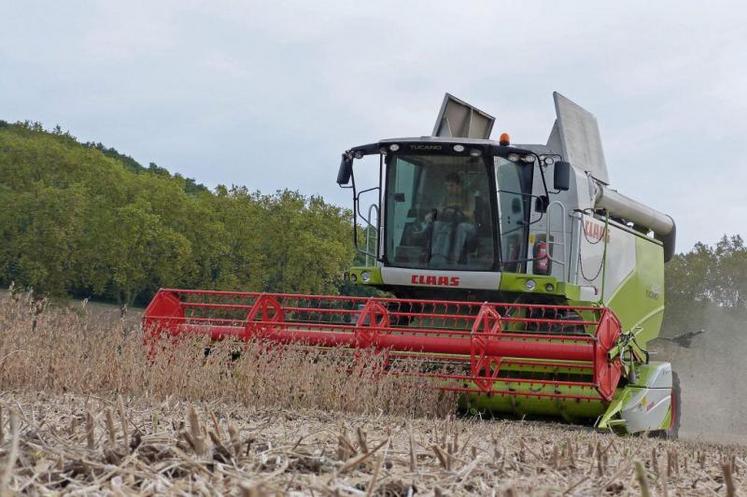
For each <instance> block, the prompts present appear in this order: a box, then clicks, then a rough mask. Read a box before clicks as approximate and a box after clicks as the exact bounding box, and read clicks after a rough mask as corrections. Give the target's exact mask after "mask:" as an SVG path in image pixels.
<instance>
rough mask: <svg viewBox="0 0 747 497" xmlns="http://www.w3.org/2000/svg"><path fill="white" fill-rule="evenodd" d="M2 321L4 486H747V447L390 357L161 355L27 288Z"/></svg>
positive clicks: (447, 491)
mask: <svg viewBox="0 0 747 497" xmlns="http://www.w3.org/2000/svg"><path fill="white" fill-rule="evenodd" d="M0 333H1V334H0V385H2V393H1V394H0V407H1V408H2V414H0V418H1V419H0V427H2V430H0V432H1V433H0V493H1V494H2V495H12V494H14V493H23V494H29V495H56V494H61V493H64V494H81V495H89V494H107V495H167V494H168V495H250V496H259V495H320V496H321V495H330V496H336V495H340V496H344V495H356V496H357V495H361V496H366V495H391V496H395V495H402V496H407V495H429V496H430V495H515V496H519V495H541V496H545V495H556V496H560V495H620V496H623V495H646V494H645V493H644V492H646V491H648V492H649V494H648V495H660V496H664V495H672V496H674V495H747V479H746V478H745V476H744V474H745V472H746V471H747V449H745V447H743V446H740V445H738V444H733V445H730V444H713V443H707V442H703V441H676V442H669V441H661V440H656V439H648V438H644V437H617V436H614V435H610V434H604V433H597V432H595V431H593V430H590V429H585V428H578V427H573V426H568V425H560V424H549V423H540V422H529V421H526V422H525V421H520V420H514V421H507V420H480V419H470V418H455V417H454V416H453V414H452V413H453V411H454V399H453V398H450V397H444V396H440V395H438V393H436V392H434V391H432V390H430V389H426V388H423V386H422V385H418V384H414V383H407V384H402V383H401V382H398V381H396V380H395V379H394V378H391V377H388V376H385V375H381V374H380V368H379V365H378V364H377V361H376V358H375V357H372V358H369V359H368V360H364V361H360V360H357V361H354V362H352V363H351V360H350V357H349V356H348V355H345V354H344V353H331V354H321V353H318V354H314V353H311V354H310V353H309V352H301V351H297V350H293V349H286V350H280V349H267V348H266V347H263V346H261V344H253V345H249V346H245V345H239V344H230V343H227V342H226V343H224V344H221V345H219V346H218V347H217V348H216V349H214V350H213V353H211V354H210V355H209V356H208V357H207V358H206V357H205V354H204V352H203V347H202V344H200V343H180V344H177V345H174V346H172V347H171V348H170V349H169V353H164V354H159V355H158V356H157V357H156V358H155V359H153V358H149V357H148V355H147V352H146V350H145V349H144V348H143V346H142V335H140V331H139V330H138V329H137V328H136V327H133V326H132V324H131V323H128V322H126V321H122V322H120V321H117V320H115V321H114V322H112V321H110V320H106V319H91V316H89V315H87V313H86V311H85V310H69V309H68V310H64V309H52V308H50V309H45V310H43V311H42V312H39V310H38V308H37V307H35V305H34V304H33V303H32V302H31V301H30V300H29V299H28V298H27V297H26V296H17V297H16V298H11V297H10V296H8V295H3V296H0ZM237 346H241V347H242V355H241V358H240V359H238V360H233V361H232V360H229V359H230V356H231V354H232V353H233V352H235V347H237Z"/></svg>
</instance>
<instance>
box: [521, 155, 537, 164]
mask: <svg viewBox="0 0 747 497" xmlns="http://www.w3.org/2000/svg"><path fill="white" fill-rule="evenodd" d="M521 160H523V161H524V162H534V156H533V155H532V154H528V155H525V156H524V157H522V158H521Z"/></svg>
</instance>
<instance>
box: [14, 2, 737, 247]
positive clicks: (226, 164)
mask: <svg viewBox="0 0 747 497" xmlns="http://www.w3.org/2000/svg"><path fill="white" fill-rule="evenodd" d="M447 91H448V92H450V93H452V94H454V95H456V96H458V97H459V98H461V99H464V100H467V101H468V102H470V103H473V104H474V105H476V106H477V107H479V108H481V109H483V110H485V111H486V112H488V113H490V114H492V115H494V116H495V117H496V124H495V127H494V130H493V134H494V135H493V138H496V137H497V135H498V134H499V133H500V132H502V131H507V132H509V133H510V134H511V137H512V140H513V142H514V143H545V141H546V140H547V136H548V134H549V132H550V128H551V127H552V123H553V120H554V117H555V116H554V107H553V101H552V92H553V91H559V92H560V93H562V94H564V95H565V96H567V97H569V98H571V99H572V100H574V101H576V102H577V103H579V104H580V105H582V106H583V107H585V108H587V109H588V110H590V111H591V112H593V113H594V114H595V115H596V117H597V120H598V122H599V125H600V129H601V135H602V140H603V143H604V149H605V155H606V159H607V167H608V170H609V174H610V180H611V186H612V187H614V188H616V189H617V190H619V191H620V192H622V193H624V194H625V195H628V196H630V197H633V198H635V199H637V200H640V201H642V202H643V203H645V204H648V205H650V206H652V207H654V208H656V209H659V210H661V211H663V212H665V213H668V214H670V215H671V216H672V217H673V218H674V219H675V221H676V222H677V226H678V251H687V250H689V249H690V248H691V247H692V246H693V244H694V243H695V242H697V241H703V242H705V243H714V242H715V241H717V240H718V239H719V238H720V237H721V236H722V235H723V234H725V233H726V234H734V233H740V234H742V235H747V195H745V194H744V190H743V189H744V185H745V184H747V159H746V157H747V152H746V151H745V150H744V148H745V147H744V144H745V142H747V139H746V138H745V137H747V4H745V3H743V2H718V1H709V2H703V1H698V2H694V1H655V2H652V1H645V2H643V1H626V2H614V3H613V2H599V1H573V0H568V1H563V2H558V1H546V2H542V1H536V2H532V1H515V2H505V1H498V0H491V1H463V2H457V1H453V0H452V1H447V2H443V1H437V0H430V1H402V0H399V1H396V0H392V1H378V2H353V1H350V0H347V1H321V0H317V1H313V2H309V1H273V2H254V1H221V0H213V1H191V0H174V1H155V0H154V1H127V2H111V1H100V2H98V1H65V2H59V1H49V2H41V1H33V0H29V1H23V2H18V1H10V0H0V119H3V120H6V121H18V120H27V119H28V120H31V121H40V122H41V123H43V124H44V126H45V127H47V128H52V127H54V126H55V125H57V124H59V125H60V126H61V127H62V128H63V129H66V130H69V131H70V133H71V134H73V135H74V136H76V137H78V139H80V140H81V141H96V142H102V143H104V144H105V145H107V146H110V147H114V148H116V149H117V150H119V151H120V152H122V153H126V154H128V155H131V156H132V157H134V158H135V159H136V160H138V161H139V162H140V163H142V164H145V165H147V164H148V163H150V162H155V163H157V164H158V165H159V166H162V167H165V168H167V169H169V170H171V171H172V172H178V173H180V174H182V175H184V176H187V177H192V178H195V179H196V180H197V181H198V182H202V183H204V184H206V185H208V186H211V187H212V186H215V185H218V184H226V185H231V184H236V185H246V186H247V187H249V188H250V189H257V190H261V191H262V192H265V193H271V192H273V191H275V190H278V189H284V188H288V189H292V190H298V191H300V192H302V193H304V194H317V195H322V196H324V197H325V198H326V199H327V200H329V201H330V202H333V203H335V204H339V205H344V206H350V204H351V200H350V197H349V195H350V192H349V190H341V189H339V188H338V187H337V185H336V184H335V178H336V174H337V167H338V165H339V157H340V153H341V152H342V151H343V150H345V149H347V148H350V147H351V146H354V145H359V144H363V143H370V142H373V141H376V140H378V139H381V138H388V137H398V136H420V135H426V134H429V133H430V132H431V130H432V129H433V125H434V121H435V118H436V114H437V112H438V110H439V107H440V104H441V101H442V99H443V94H444V93H445V92H447ZM356 167H358V166H356Z"/></svg>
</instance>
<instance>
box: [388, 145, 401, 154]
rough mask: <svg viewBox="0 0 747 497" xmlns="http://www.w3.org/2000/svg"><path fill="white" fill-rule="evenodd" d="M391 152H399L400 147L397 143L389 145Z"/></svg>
mask: <svg viewBox="0 0 747 497" xmlns="http://www.w3.org/2000/svg"><path fill="white" fill-rule="evenodd" d="M389 150H391V151H392V152H396V151H397V150H399V145H397V144H396V143H392V144H391V145H389Z"/></svg>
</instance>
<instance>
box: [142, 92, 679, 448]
mask: <svg viewBox="0 0 747 497" xmlns="http://www.w3.org/2000/svg"><path fill="white" fill-rule="evenodd" d="M554 99H555V108H556V114H557V119H556V121H555V124H554V126H553V128H552V132H551V134H550V138H549V139H548V142H547V144H545V145H511V144H510V139H509V137H508V135H507V134H505V133H504V134H502V135H501V136H500V139H499V140H498V141H493V140H490V139H489V136H490V133H491V130H492V126H493V121H494V119H493V118H492V117H491V116H489V115H488V114H486V113H484V112H482V111H480V110H478V109H476V108H475V107H473V106H471V105H468V104H466V103H464V102H462V101H460V100H458V99H456V98H454V97H453V96H451V95H448V94H447V95H446V97H445V99H444V103H443V105H442V108H441V111H440V113H439V116H438V119H437V122H436V127H435V129H434V132H433V136H425V137H419V138H396V139H386V140H380V141H378V142H375V143H371V144H368V145H363V146H358V147H353V148H351V149H349V150H347V151H345V152H344V153H343V155H342V162H341V165H340V168H339V171H338V177H337V182H338V184H339V185H340V186H341V187H343V188H350V189H351V190H352V193H353V209H354V212H355V223H354V226H353V236H354V241H355V244H356V247H357V248H358V250H359V251H361V252H362V253H363V254H364V256H365V260H366V264H365V265H364V266H359V267H353V268H351V269H350V271H349V272H348V273H347V274H346V277H347V278H348V279H349V281H351V282H353V283H355V284H360V285H366V286H373V287H376V288H379V289H381V290H384V291H386V292H388V293H390V294H392V295H394V296H395V297H393V298H363V297H345V296H319V295H294V294H281V293H253V292H227V291H210V290H181V289H162V290H160V291H159V292H158V293H157V295H156V296H155V298H154V299H153V301H152V302H151V303H150V305H149V306H148V308H147V309H146V312H145V315H144V318H143V324H144V327H145V329H146V332H147V333H148V334H149V335H148V336H157V335H163V334H165V335H170V336H177V335H188V334H200V335H209V336H210V337H211V338H212V339H215V340H219V339H221V338H225V337H228V336H231V337H234V338H238V339H242V340H262V341H269V342H275V343H281V344H295V345H300V346H304V347H330V348H336V349H339V348H342V349H351V350H358V349H368V350H372V351H376V352H380V353H383V354H385V356H386V363H387V364H393V363H394V362H396V361H400V360H415V361H417V362H418V364H420V367H419V368H417V369H416V370H411V371H409V372H408V373H407V374H408V375H411V376H418V377H421V378H426V379H429V380H432V381H430V382H429V383H430V384H431V385H433V387H434V388H440V389H443V390H449V391H455V392H458V393H460V394H461V395H460V398H461V403H462V407H464V408H466V409H472V410H478V411H488V412H492V413H515V414H520V415H538V416H559V417H562V418H564V419H566V420H568V421H573V422H591V423H594V424H595V425H596V426H597V427H599V428H603V429H613V430H616V431H618V432H627V433H638V432H657V433H661V434H664V435H668V436H675V435H676V433H677V429H678V424H679V422H678V420H679V409H678V405H679V385H678V382H677V378H676V375H675V374H674V373H673V372H672V368H671V365H670V364H669V363H666V362H655V361H650V360H649V356H648V353H647V352H646V347H647V343H648V342H649V341H650V340H652V339H653V338H655V337H656V336H658V334H659V330H660V327H661V323H662V317H663V312H664V295H663V289H664V262H665V261H667V260H669V258H671V257H672V255H673V254H674V241H675V225H674V221H673V220H672V218H671V217H669V216H667V215H665V214H662V213H660V212H658V211H656V210H654V209H651V208H649V207H647V206H645V205H643V204H641V203H639V202H637V201H635V200H632V199H630V198H628V197H626V196H624V195H622V194H620V193H618V192H617V191H615V190H613V189H611V188H610V187H609V178H608V174H607V168H606V163H605V160H604V155H603V152H602V146H601V140H600V135H599V131H598V127H597V124H596V120H595V118H594V116H593V115H591V114H590V113H588V112H587V111H585V110H584V109H582V108H581V107H579V106H578V105H576V104H574V103H573V102H571V101H570V100H568V99H566V98H565V97H563V96H561V95H560V94H558V93H555V94H554ZM367 158H368V162H369V163H370V162H371V161H370V159H371V158H376V159H378V160H377V161H376V162H375V163H374V164H373V165H372V166H371V165H369V166H367V165H366V164H363V165H362V166H361V167H370V168H372V169H374V170H373V171H366V173H367V174H363V175H362V176H364V177H369V178H371V177H376V176H377V177H378V184H374V185H373V186H371V187H366V188H361V186H360V185H358V184H356V178H355V172H354V170H355V169H357V168H355V167H354V162H355V161H356V160H358V161H361V162H364V163H365V162H367V160H366V159H367ZM376 168H378V169H376ZM372 173H373V174H372ZM359 183H360V180H359ZM366 196H374V197H375V199H374V200H373V202H372V204H371V207H369V208H368V210H367V211H366V212H365V213H364V212H363V211H362V210H361V205H362V202H363V199H364V198H365V197H366ZM359 223H360V224H362V226H359Z"/></svg>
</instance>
